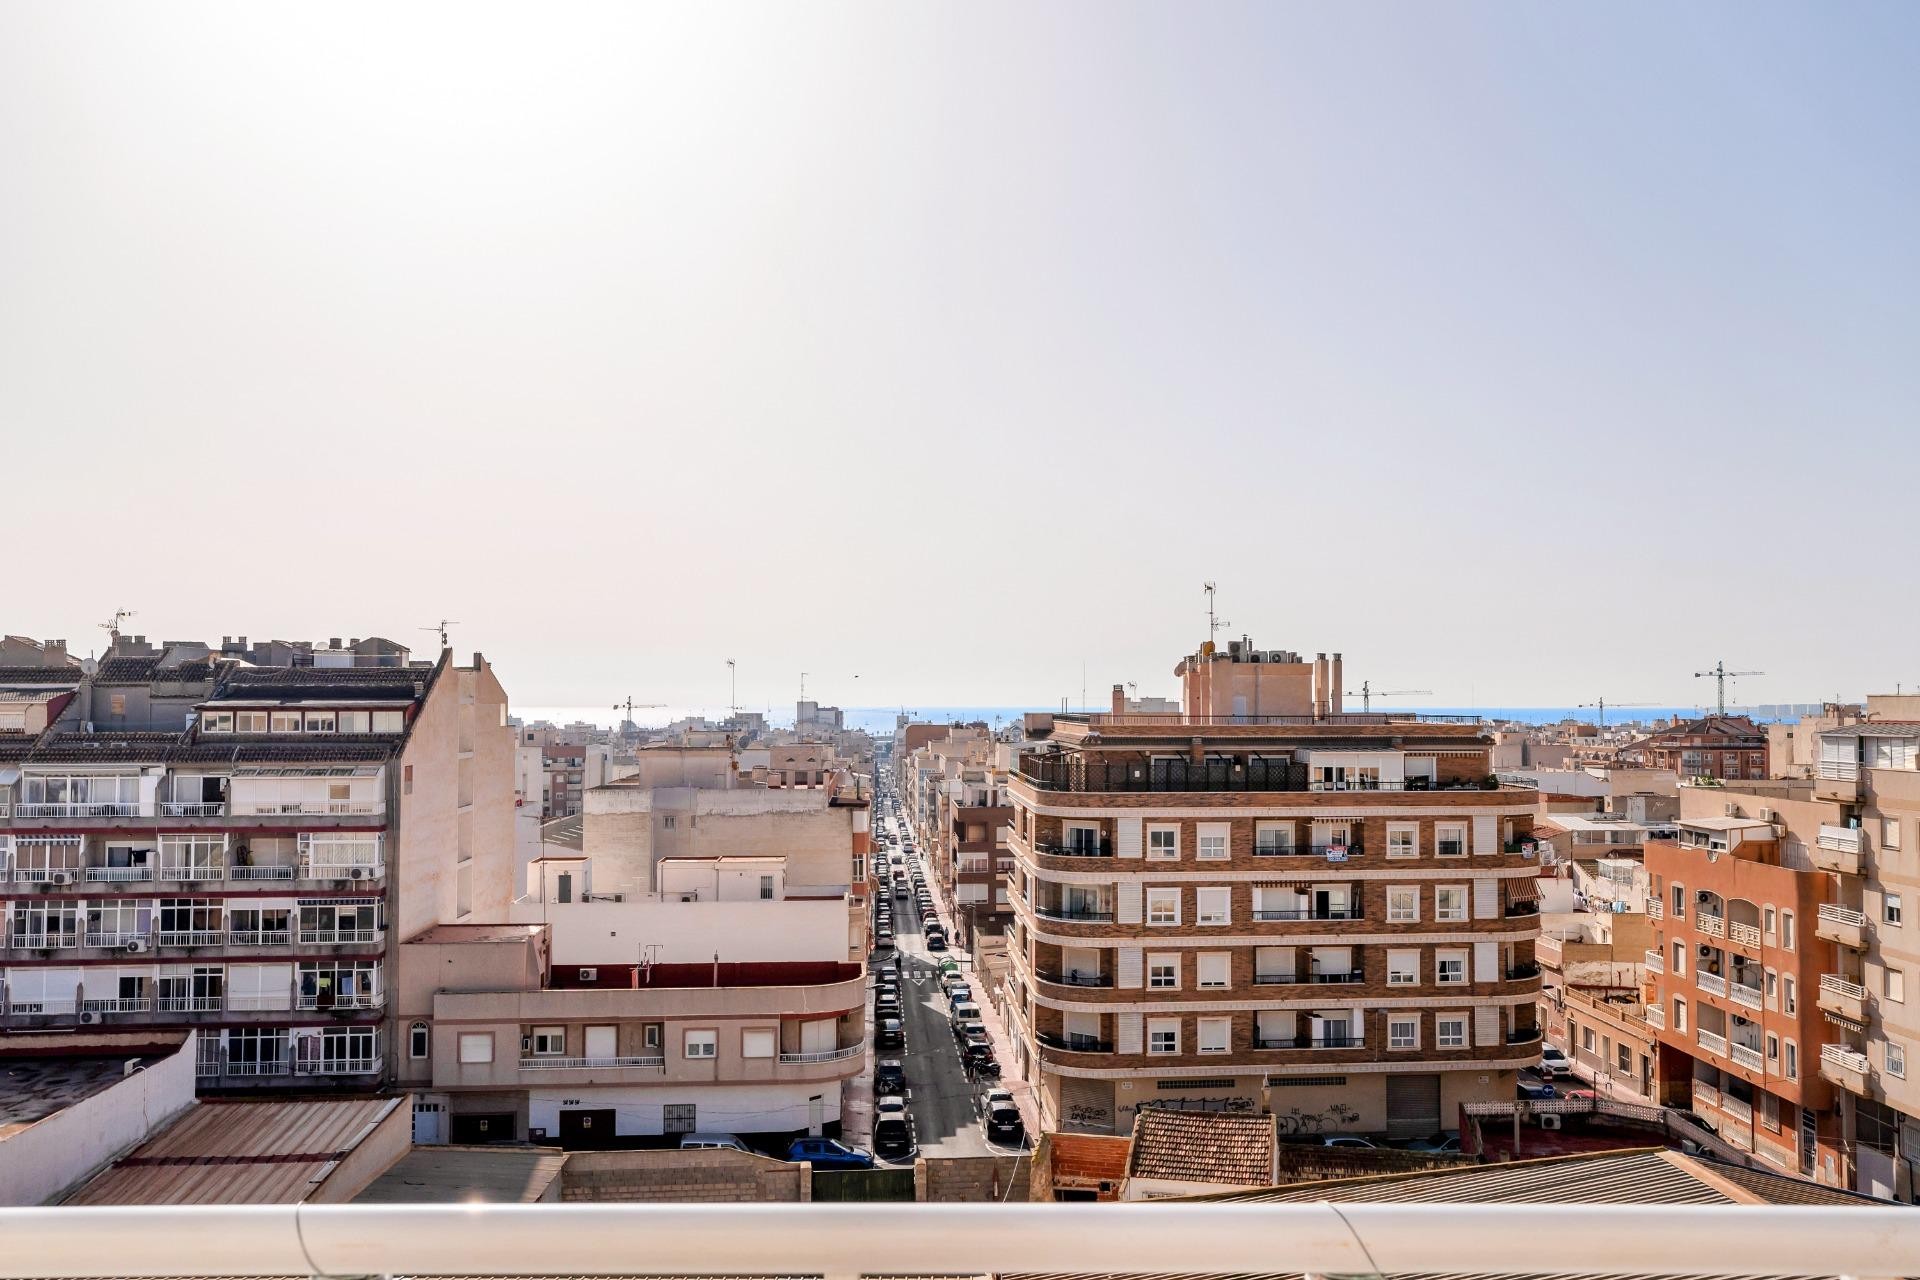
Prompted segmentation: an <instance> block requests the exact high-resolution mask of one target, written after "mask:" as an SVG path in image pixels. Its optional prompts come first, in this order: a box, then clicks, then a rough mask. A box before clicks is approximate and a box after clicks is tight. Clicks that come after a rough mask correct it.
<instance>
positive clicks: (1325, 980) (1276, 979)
mask: <svg viewBox="0 0 1920 1280" xmlns="http://www.w3.org/2000/svg"><path fill="white" fill-rule="evenodd" d="M1366 980H1367V974H1366V971H1365V970H1364V969H1350V970H1348V971H1347V972H1345V973H1256V974H1254V975H1253V985H1254V986H1256V987H1305V986H1321V985H1328V986H1343V985H1346V984H1348V983H1354V982H1365V981H1366Z"/></svg>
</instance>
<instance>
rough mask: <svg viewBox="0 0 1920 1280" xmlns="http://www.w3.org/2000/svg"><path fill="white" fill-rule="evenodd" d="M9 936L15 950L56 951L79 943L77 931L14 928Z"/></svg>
mask: <svg viewBox="0 0 1920 1280" xmlns="http://www.w3.org/2000/svg"><path fill="white" fill-rule="evenodd" d="M9 936H10V940H11V942H12V944H13V949H14V950H15V951H56V950H64V949H65V948H67V947H75V946H79V945H80V935H79V934H78V933H63V932H61V931H59V930H54V931H52V932H49V931H47V930H45V929H35V930H15V931H14V932H13V933H12V934H11V935H9Z"/></svg>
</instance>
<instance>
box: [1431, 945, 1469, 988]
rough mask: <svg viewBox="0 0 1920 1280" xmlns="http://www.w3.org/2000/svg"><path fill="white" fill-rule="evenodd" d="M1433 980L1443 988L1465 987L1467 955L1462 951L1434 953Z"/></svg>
mask: <svg viewBox="0 0 1920 1280" xmlns="http://www.w3.org/2000/svg"><path fill="white" fill-rule="evenodd" d="M1433 980H1434V981H1435V982H1437V983H1439V984H1440V985H1441V986H1443V987H1446V986H1464V985H1466V981H1467V953H1466V952H1464V951H1436V952H1434V955H1433Z"/></svg>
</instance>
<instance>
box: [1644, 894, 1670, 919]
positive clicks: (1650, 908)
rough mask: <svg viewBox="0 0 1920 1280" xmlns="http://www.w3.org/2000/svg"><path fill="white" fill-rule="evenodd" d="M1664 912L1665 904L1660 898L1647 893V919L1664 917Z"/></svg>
mask: <svg viewBox="0 0 1920 1280" xmlns="http://www.w3.org/2000/svg"><path fill="white" fill-rule="evenodd" d="M1666 914H1667V909H1666V906H1665V905H1664V904H1663V903H1661V901H1660V899H1658V898H1656V897H1653V896H1652V895H1651V894H1649V895H1648V897H1647V919H1649V920H1659V919H1662V918H1663V917H1665V915H1666Z"/></svg>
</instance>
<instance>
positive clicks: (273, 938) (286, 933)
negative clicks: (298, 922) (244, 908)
mask: <svg viewBox="0 0 1920 1280" xmlns="http://www.w3.org/2000/svg"><path fill="white" fill-rule="evenodd" d="M292 941H293V930H291V929H229V930H227V945H228V946H230V947H284V946H286V945H287V944H288V943H289V942H292Z"/></svg>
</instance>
